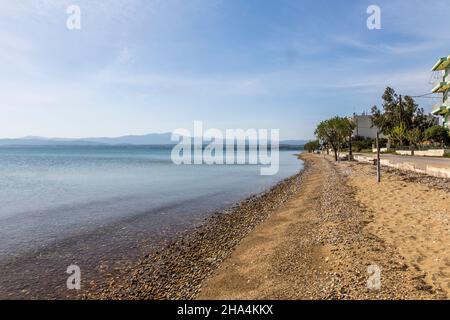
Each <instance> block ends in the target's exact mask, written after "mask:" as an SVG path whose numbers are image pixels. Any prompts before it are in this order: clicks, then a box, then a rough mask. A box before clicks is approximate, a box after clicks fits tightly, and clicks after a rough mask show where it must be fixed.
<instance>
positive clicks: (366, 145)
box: [352, 136, 375, 152]
mask: <svg viewBox="0 0 450 320" xmlns="http://www.w3.org/2000/svg"><path fill="white" fill-rule="evenodd" d="M352 140H353V141H352V147H353V150H355V151H356V152H360V151H361V150H366V149H372V146H373V144H374V143H375V142H374V139H371V138H367V137H361V136H355V137H353V139H352Z"/></svg>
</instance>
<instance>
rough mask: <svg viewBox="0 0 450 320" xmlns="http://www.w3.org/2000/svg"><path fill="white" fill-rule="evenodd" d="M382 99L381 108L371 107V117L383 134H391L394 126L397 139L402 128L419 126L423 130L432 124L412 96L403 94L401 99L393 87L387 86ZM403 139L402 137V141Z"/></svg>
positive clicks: (407, 130) (407, 129)
mask: <svg viewBox="0 0 450 320" xmlns="http://www.w3.org/2000/svg"><path fill="white" fill-rule="evenodd" d="M382 99H383V110H380V109H378V107H377V106H374V107H372V118H373V123H374V125H375V126H377V127H378V128H380V130H381V132H382V133H383V134H385V135H390V136H392V135H391V133H392V130H394V128H396V129H395V130H396V132H395V133H394V134H396V135H397V137H396V138H397V139H398V138H399V136H398V134H399V133H402V130H401V129H402V128H404V130H405V131H406V132H409V131H410V130H412V129H415V128H419V130H420V131H422V132H423V131H424V130H425V129H427V128H429V127H430V126H432V121H430V120H429V119H428V117H427V116H426V115H425V113H424V111H423V108H419V106H418V105H417V103H416V102H415V101H414V99H413V98H412V97H410V96H405V97H403V98H402V99H401V98H400V95H398V94H397V93H396V92H395V90H394V89H392V88H390V87H387V88H386V90H385V91H384V94H383V96H382ZM400 125H401V126H400ZM399 130H400V131H399ZM405 140H406V139H405V137H403V138H402V141H405Z"/></svg>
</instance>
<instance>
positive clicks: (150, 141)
mask: <svg viewBox="0 0 450 320" xmlns="http://www.w3.org/2000/svg"><path fill="white" fill-rule="evenodd" d="M171 136H172V134H171V133H150V134H145V135H128V136H121V137H115V138H108V137H97V138H95V137H94V138H82V139H66V138H45V137H36V136H28V137H23V138H16V139H0V146H14V145H15V146H19V145H20V146H95V145H171V144H175V142H173V141H172V140H171V139H170V138H171ZM307 142H308V140H284V141H280V144H281V145H290V146H303V145H304V144H305V143H307Z"/></svg>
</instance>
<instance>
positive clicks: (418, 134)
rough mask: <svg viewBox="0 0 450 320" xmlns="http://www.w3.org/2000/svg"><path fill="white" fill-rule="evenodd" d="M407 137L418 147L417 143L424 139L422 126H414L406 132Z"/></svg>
mask: <svg viewBox="0 0 450 320" xmlns="http://www.w3.org/2000/svg"><path fill="white" fill-rule="evenodd" d="M406 138H407V139H408V141H409V143H410V144H411V145H413V146H414V147H417V145H418V144H419V143H420V142H421V141H422V139H423V134H422V131H421V130H420V128H414V129H411V130H409V131H408V132H407V133H406Z"/></svg>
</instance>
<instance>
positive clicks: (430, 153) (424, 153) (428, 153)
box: [395, 149, 450, 157]
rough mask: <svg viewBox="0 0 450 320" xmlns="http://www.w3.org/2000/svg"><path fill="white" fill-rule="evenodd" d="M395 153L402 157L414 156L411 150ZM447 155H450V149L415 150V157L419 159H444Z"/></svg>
mask: <svg viewBox="0 0 450 320" xmlns="http://www.w3.org/2000/svg"><path fill="white" fill-rule="evenodd" d="M395 153H396V154H400V155H402V156H411V155H412V151H411V150H396V151H395ZM446 153H450V149H430V150H414V155H415V156H419V157H443V156H444V154H446Z"/></svg>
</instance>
